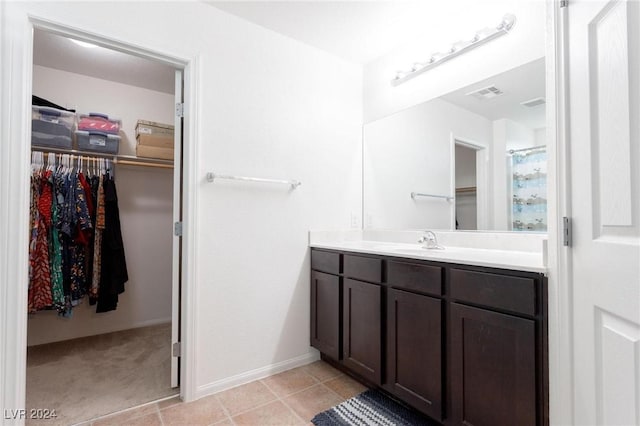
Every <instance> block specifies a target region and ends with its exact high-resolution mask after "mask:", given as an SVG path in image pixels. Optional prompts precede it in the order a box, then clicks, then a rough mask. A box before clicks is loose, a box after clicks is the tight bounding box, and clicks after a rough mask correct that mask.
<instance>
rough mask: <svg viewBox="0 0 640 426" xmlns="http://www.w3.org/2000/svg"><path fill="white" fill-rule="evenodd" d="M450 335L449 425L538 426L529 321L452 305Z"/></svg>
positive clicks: (533, 344) (533, 342)
mask: <svg viewBox="0 0 640 426" xmlns="http://www.w3.org/2000/svg"><path fill="white" fill-rule="evenodd" d="M450 336H451V354H450V356H451V399H452V413H451V418H452V421H453V424H455V425H462V424H464V425H469V426H471V425H473V426H501V425H504V426H511V425H518V426H534V425H536V424H540V423H538V418H537V415H536V405H537V404H536V401H537V399H536V375H537V374H538V373H537V372H536V338H535V322H534V321H533V320H530V319H524V318H519V317H516V316H512V315H505V314H501V313H497V312H491V311H488V310H486V309H478V308H474V307H469V306H464V305H460V304H457V303H452V304H451V326H450Z"/></svg>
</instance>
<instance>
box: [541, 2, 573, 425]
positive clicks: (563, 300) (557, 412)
mask: <svg viewBox="0 0 640 426" xmlns="http://www.w3.org/2000/svg"><path fill="white" fill-rule="evenodd" d="M545 2H546V5H547V10H546V35H547V36H546V38H545V42H546V46H545V52H546V55H545V61H546V64H545V68H546V82H547V84H546V98H547V102H546V108H547V109H546V115H547V119H546V122H547V153H548V159H547V161H548V170H547V173H548V177H549V180H548V181H549V182H554V183H555V185H548V188H547V190H548V194H547V196H548V201H549V202H548V205H547V209H548V210H547V215H548V229H547V235H548V244H547V250H548V254H547V259H548V264H547V268H548V339H549V342H548V345H549V347H548V362H549V419H550V422H549V423H550V424H551V425H565V424H566V425H569V424H573V420H574V407H573V405H574V404H573V401H574V385H573V383H574V382H573V284H572V279H571V276H572V275H571V268H572V263H571V253H570V248H569V247H565V246H564V245H563V238H562V235H563V217H570V215H571V205H570V199H571V191H570V189H571V186H570V184H571V181H570V175H571V164H570V158H571V157H570V152H569V148H570V147H569V122H568V119H569V111H568V87H569V81H568V78H569V75H568V70H567V64H568V61H567V47H568V26H567V23H568V19H567V18H568V17H567V14H568V13H569V12H568V10H567V9H569V8H570V7H571V6H570V5H568V4H565V5H564V6H563V5H561V0H545ZM567 3H568V2H567ZM552 138H553V139H552Z"/></svg>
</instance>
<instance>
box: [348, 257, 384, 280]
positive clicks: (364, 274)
mask: <svg viewBox="0 0 640 426" xmlns="http://www.w3.org/2000/svg"><path fill="white" fill-rule="evenodd" d="M344 276H345V277H348V278H355V279H359V280H363V281H370V282H374V283H379V282H382V260H381V259H375V258H373V257H365V256H353V255H349V254H345V255H344Z"/></svg>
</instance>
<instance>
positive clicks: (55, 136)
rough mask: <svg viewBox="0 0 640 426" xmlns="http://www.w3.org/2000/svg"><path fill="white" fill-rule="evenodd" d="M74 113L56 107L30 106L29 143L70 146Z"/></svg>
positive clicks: (55, 146) (61, 146) (60, 146)
mask: <svg viewBox="0 0 640 426" xmlns="http://www.w3.org/2000/svg"><path fill="white" fill-rule="evenodd" d="M75 120H76V115H75V113H73V112H69V111H63V110H60V109H56V108H49V107H42V106H32V109H31V144H32V145H36V146H48V147H53V148H66V149H69V148H71V147H72V139H71V136H72V135H73V127H74V124H75Z"/></svg>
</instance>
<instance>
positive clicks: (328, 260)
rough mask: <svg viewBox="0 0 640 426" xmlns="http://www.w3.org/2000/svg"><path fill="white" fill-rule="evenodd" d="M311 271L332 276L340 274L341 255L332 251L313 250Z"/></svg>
mask: <svg viewBox="0 0 640 426" xmlns="http://www.w3.org/2000/svg"><path fill="white" fill-rule="evenodd" d="M311 269H315V270H316V271H322V272H328V273H330V274H339V273H340V253H333V252H330V251H322V250H314V249H312V250H311Z"/></svg>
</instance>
